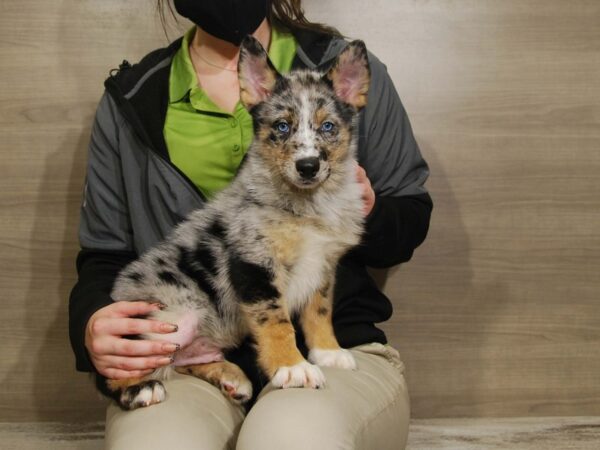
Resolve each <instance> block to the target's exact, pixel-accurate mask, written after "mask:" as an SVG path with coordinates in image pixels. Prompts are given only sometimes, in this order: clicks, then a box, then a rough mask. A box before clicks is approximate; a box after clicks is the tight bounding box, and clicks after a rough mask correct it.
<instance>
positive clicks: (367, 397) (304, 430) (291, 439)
mask: <svg viewBox="0 0 600 450" xmlns="http://www.w3.org/2000/svg"><path fill="white" fill-rule="evenodd" d="M352 353H353V354H354V357H355V358H356V362H357V363H358V370H356V371H349V370H342V369H330V368H325V369H324V373H325V376H326V377H327V384H326V386H325V388H324V389H320V390H313V389H284V390H275V389H272V388H271V387H267V388H265V389H264V390H263V392H262V393H261V395H260V398H259V400H258V402H257V403H256V405H255V406H254V407H253V408H252V410H251V411H250V412H249V414H248V417H247V418H246V420H245V422H244V424H243V426H242V429H241V431H240V434H239V438H238V442H237V449H238V450H306V449H315V450H316V449H318V450H333V449H336V450H337V449H344V450H351V449H352V450H402V449H404V448H405V446H406V440H407V437H408V423H409V415H410V413H409V398H408V391H407V388H406V383H405V380H404V375H403V365H402V362H401V361H400V357H399V355H398V352H396V350H394V349H393V348H392V347H389V346H384V345H381V344H368V345H363V346H360V347H356V348H354V349H352Z"/></svg>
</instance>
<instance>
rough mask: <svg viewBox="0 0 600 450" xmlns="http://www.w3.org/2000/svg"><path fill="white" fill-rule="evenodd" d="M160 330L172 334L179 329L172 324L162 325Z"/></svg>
mask: <svg viewBox="0 0 600 450" xmlns="http://www.w3.org/2000/svg"><path fill="white" fill-rule="evenodd" d="M161 329H162V330H164V331H166V332H167V333H174V332H175V331H177V330H178V329H179V327H178V326H177V325H175V324H173V323H164V324H163V325H162V326H161Z"/></svg>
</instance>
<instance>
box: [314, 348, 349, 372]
mask: <svg viewBox="0 0 600 450" xmlns="http://www.w3.org/2000/svg"><path fill="white" fill-rule="evenodd" d="M308 360H309V361H310V362H311V363H313V364H316V365H318V366H321V367H337V368H338V369H350V370H355V369H356V361H355V360H354V356H352V353H351V352H350V351H349V350H346V349H343V348H340V349H335V350H324V349H320V348H313V349H312V350H311V351H310V352H309V354H308Z"/></svg>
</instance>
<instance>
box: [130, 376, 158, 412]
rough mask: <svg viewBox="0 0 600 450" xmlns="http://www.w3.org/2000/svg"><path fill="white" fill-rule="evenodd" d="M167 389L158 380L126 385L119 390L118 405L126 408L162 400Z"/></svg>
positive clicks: (135, 407)
mask: <svg viewBox="0 0 600 450" xmlns="http://www.w3.org/2000/svg"><path fill="white" fill-rule="evenodd" d="M166 394H167V391H166V390H165V387H164V386H163V384H162V383H161V382H160V381H157V380H147V381H142V382H141V383H140V384H135V385H132V386H128V387H126V388H125V389H124V390H123V392H121V397H120V399H119V406H121V408H123V409H126V410H132V409H137V408H141V407H144V406H150V405H154V404H156V403H160V402H162V401H163V400H164V399H165V398H166Z"/></svg>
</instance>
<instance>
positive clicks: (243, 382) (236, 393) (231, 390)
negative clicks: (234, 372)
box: [221, 374, 252, 404]
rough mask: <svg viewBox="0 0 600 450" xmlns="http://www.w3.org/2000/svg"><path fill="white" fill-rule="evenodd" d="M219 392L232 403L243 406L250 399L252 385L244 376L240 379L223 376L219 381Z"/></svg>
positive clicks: (238, 377)
mask: <svg viewBox="0 0 600 450" xmlns="http://www.w3.org/2000/svg"><path fill="white" fill-rule="evenodd" d="M242 375H243V374H242ZM221 391H222V392H223V394H225V395H226V396H227V397H229V399H230V400H231V401H232V402H233V403H236V404H243V403H246V402H247V401H248V400H250V399H251V398H252V383H250V380H248V378H246V376H245V375H243V376H242V377H240V376H235V377H230V376H227V375H225V376H224V377H223V378H222V379H221Z"/></svg>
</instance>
